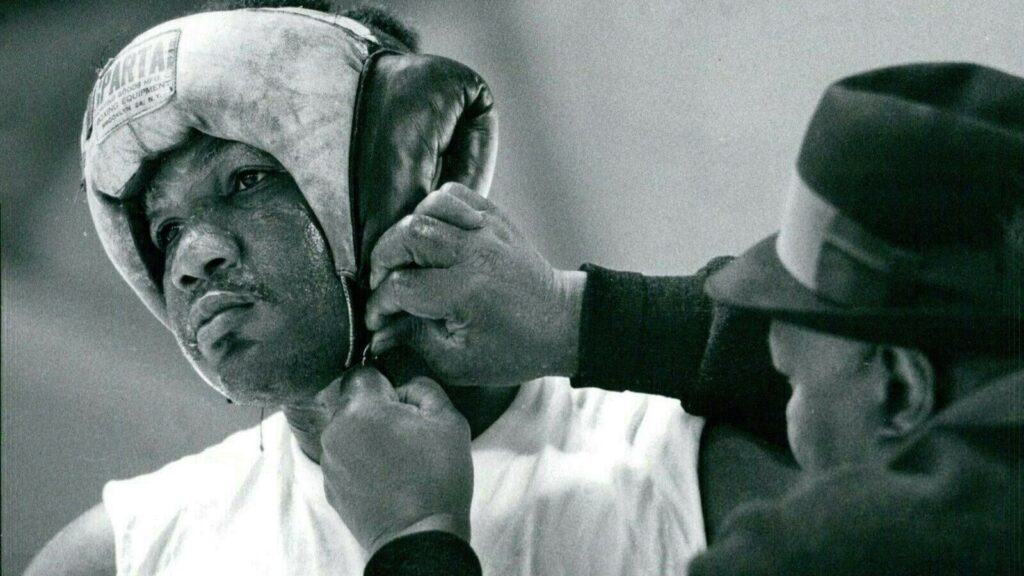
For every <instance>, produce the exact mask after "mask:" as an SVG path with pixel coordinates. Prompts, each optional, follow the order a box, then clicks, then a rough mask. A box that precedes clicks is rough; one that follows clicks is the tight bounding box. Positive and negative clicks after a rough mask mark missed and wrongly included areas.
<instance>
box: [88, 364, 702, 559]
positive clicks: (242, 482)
mask: <svg viewBox="0 0 1024 576" xmlns="http://www.w3.org/2000/svg"><path fill="white" fill-rule="evenodd" d="M702 427H703V420H702V419H701V418H697V417H695V416H691V415H689V414H687V413H685V412H684V411H683V410H682V409H681V408H680V407H679V403H678V402H677V401H675V400H671V399H668V398H661V397H657V396H648V395H643V394H632V393H628V392H627V393H613V392H605V391H602V390H597V389H578V390H577V389H572V388H571V387H570V386H569V383H568V381H567V380H565V379H561V378H546V379H542V380H538V381H534V382H530V383H528V384H526V385H524V386H523V387H522V388H521V390H520V391H519V393H518V394H517V395H516V398H515V400H514V401H513V403H512V405H511V406H510V407H509V408H508V410H507V411H506V412H505V413H504V414H503V415H502V416H501V418H499V419H498V420H497V421H496V422H495V423H494V424H493V425H492V426H491V427H490V428H488V429H487V430H486V431H485V432H484V433H483V434H482V435H481V436H479V437H478V438H476V439H475V440H474V441H473V445H472V453H473V464H474V467H475V477H474V487H475V490H474V494H473V506H472V515H471V521H472V531H473V536H472V537H473V541H472V545H473V548H474V549H475V550H476V552H477V554H478V555H479V557H480V560H481V563H482V564H483V568H484V574H487V575H494V576H497V575H505V574H509V575H515V574H523V575H525V574H538V575H541V574H543V575H559V574H566V575H574V574H579V575H587V576H601V575H609V576H611V575H616V574H670V573H671V574H681V573H684V571H685V567H686V564H687V563H688V561H689V560H690V559H691V558H692V557H693V556H694V555H695V554H697V553H698V552H700V551H702V550H703V549H704V548H705V546H706V540H705V535H704V519H703V514H702V511H701V502H700V493H699V490H698V484H697V451H698V447H699V443H700V433H701V429H702ZM263 436H264V450H263V452H260V449H259V430H258V427H257V428H252V429H250V430H244V431H241V432H238V433H236V434H233V435H231V436H229V437H228V438H227V439H226V440H224V442H222V443H220V444H218V445H216V446H213V447H210V448H207V449H206V450H204V451H203V452H200V453H199V454H196V455H193V456H188V457H185V458H182V459H181V460H178V461H176V462H172V463H170V464H168V465H166V466H164V467H163V468H161V469H160V470H158V471H156V472H153V473H151V474H146V475H143V476H138V477H136V478H132V479H129V480H122V481H113V482H109V483H108V484H107V485H106V486H105V487H104V489H103V503H104V505H105V507H106V510H107V513H108V514H109V516H110V519H111V522H112V524H113V527H114V537H115V548H116V555H117V560H116V562H117V573H118V574H120V575H128V574H132V575H149V574H174V575H177V574H181V575H202V574H215V575H218V576H229V575H236V574H237V575H239V576H241V575H245V576H252V575H254V574H267V575H271V574H272V575H283V574H295V575H300V574H301V575H304V576H315V575H325V576H326V575H331V576H340V575H353V576H358V575H361V574H362V573H363V568H364V566H365V564H366V562H367V561H368V560H369V558H368V557H367V555H366V552H365V551H364V550H362V549H361V548H360V546H359V544H358V543H357V542H356V540H355V538H354V537H353V536H352V534H351V533H350V532H349V530H348V529H347V528H346V527H345V524H344V522H343V520H342V519H341V518H340V517H338V515H337V513H336V512H335V511H334V510H333V509H332V508H331V507H330V505H329V504H328V503H327V499H326V497H325V496H324V489H323V475H322V473H321V471H320V468H319V466H317V465H316V464H315V463H314V462H313V461H311V460H309V459H308V458H307V457H306V456H305V454H303V453H302V451H301V450H300V449H299V447H298V444H297V442H296V441H295V439H294V437H293V436H292V434H291V431H290V429H289V427H288V423H287V421H286V420H285V418H284V415H283V414H281V413H277V414H275V415H273V416H271V417H269V418H267V419H266V420H265V421H264V423H263Z"/></svg>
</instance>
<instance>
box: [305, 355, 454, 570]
mask: <svg viewBox="0 0 1024 576" xmlns="http://www.w3.org/2000/svg"><path fill="white" fill-rule="evenodd" d="M320 400H321V403H322V404H324V405H325V406H328V407H331V408H332V409H333V416H332V417H331V420H330V423H329V424H328V425H327V428H326V429H325V430H324V432H323V434H322V435H321V437H320V443H321V446H322V448H323V453H322V455H321V458H320V466H321V468H322V469H323V473H324V489H325V491H326V493H327V501H328V502H330V504H331V506H332V507H334V509H335V510H336V511H337V512H338V514H339V515H340V516H341V517H342V519H344V521H345V523H346V525H347V526H348V527H349V529H351V530H352V533H353V534H354V535H355V537H356V539H357V540H359V543H360V544H361V545H362V546H363V547H364V548H366V549H367V550H368V551H369V552H370V554H373V553H374V552H376V551H377V550H378V549H379V548H380V547H381V546H383V545H384V544H386V543H388V542H389V541H391V540H393V539H395V538H398V537H400V536H405V535H407V534H412V533H414V532H421V531H426V530H441V531H444V532H449V533H452V534H455V535H456V536H458V537H460V538H462V539H464V540H466V541H467V542H468V541H469V537H470V527H469V510H470V503H471V501H472V498H473V460H472V458H471V457H470V435H469V424H468V423H467V422H466V420H465V419H464V418H463V417H462V415H461V414H459V412H458V411H456V410H455V407H453V406H452V404H451V402H449V401H448V397H447V396H446V395H445V393H444V391H443V390H442V389H441V387H440V386H438V385H437V383H436V382H433V381H432V380H429V379H427V378H418V379H414V380H412V381H411V382H410V383H409V384H406V385H405V386H402V387H401V388H398V389H397V390H396V389H395V388H392V386H391V384H390V383H389V382H388V381H387V379H386V378H384V376H383V375H382V374H381V373H380V372H378V371H377V370H374V369H373V368H364V367H359V368H354V369H352V370H349V371H348V372H346V373H345V375H344V376H342V378H341V379H340V380H339V381H336V382H334V383H332V384H331V385H330V386H328V387H327V388H326V389H325V390H324V391H323V392H321V397H320Z"/></svg>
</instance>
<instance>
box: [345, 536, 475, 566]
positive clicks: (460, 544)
mask: <svg viewBox="0 0 1024 576" xmlns="http://www.w3.org/2000/svg"><path fill="white" fill-rule="evenodd" d="M482 574H483V569H482V568H481V567H480V561H479V560H478V559H477V557H476V553H475V552H473V548H471V547H470V545H469V543H468V542H466V541H465V540H463V539H461V538H459V537H458V536H455V535H454V534H449V533H448V532H440V531H429V532H417V533H415V534H410V535H408V536H403V537H401V538H396V539H395V540H392V541H391V542H388V543H387V544H385V545H384V546H383V547H382V548H381V549H380V550H378V551H377V553H376V554H374V555H373V557H372V558H370V562H369V564H367V565H366V570H364V571H363V575H364V576H482Z"/></svg>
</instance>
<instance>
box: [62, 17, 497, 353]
mask: <svg viewBox="0 0 1024 576" xmlns="http://www.w3.org/2000/svg"><path fill="white" fill-rule="evenodd" d="M194 132H201V133H204V134H207V135H209V136H213V137H216V138H221V139H225V140H234V141H238V142H242V143H244V144H247V145H249V146H252V147H254V148H257V149H260V150H263V151H265V152H267V153H269V154H271V155H273V156H274V157H275V158H276V159H277V160H278V161H279V162H280V163H281V165H282V166H283V167H284V168H285V169H286V170H287V171H288V172H289V173H290V174H291V176H292V177H293V178H294V180H295V182H296V184H297V185H298V187H299V189H300V190H301V192H302V194H303V196H304V197H305V199H306V201H307V203H308V204H309V207H310V208H311V209H312V212H313V214H314V215H315V216H316V218H317V220H318V221H319V224H320V227H321V229H322V230H323V232H324V235H325V239H326V241H327V244H328V246H329V247H330V249H331V252H332V255H333V258H334V264H335V269H336V272H337V273H338V275H339V276H340V277H341V278H342V280H343V284H344V285H345V288H346V294H347V296H348V298H349V310H350V318H349V320H350V325H351V326H352V327H353V331H354V332H353V334H352V337H351V338H350V342H349V346H348V357H347V361H346V365H348V364H351V363H352V360H353V357H354V352H356V346H357V341H359V340H362V337H360V335H359V334H358V332H359V331H360V330H359V329H360V328H361V326H362V319H361V316H360V317H354V316H355V315H357V314H360V312H361V305H360V304H359V302H361V300H362V298H361V297H360V294H362V293H364V292H365V287H366V285H367V282H366V279H367V278H368V276H369V270H368V266H369V254H370V251H371V250H372V248H373V245H374V243H375V242H376V240H377V239H378V238H379V237H380V235H381V234H382V233H383V232H384V230H386V229H387V228H388V227H389V226H391V225H392V224H393V223H395V222H397V221H398V220H399V219H400V218H401V217H402V216H404V215H405V214H408V213H410V212H411V211H412V209H413V207H415V205H416V204H417V203H418V202H419V201H420V200H421V199H422V198H423V197H424V196H425V195H426V194H428V193H429V192H430V191H432V190H433V189H434V188H436V186H437V185H438V184H439V183H441V182H444V181H457V182H460V183H462V184H465V185H467V186H469V187H471V188H473V189H475V190H477V191H479V192H480V193H481V194H486V193H487V190H488V188H489V186H490V182H491V177H492V175H493V170H494V159H495V154H496V151H497V117H496V114H495V113H494V111H493V109H492V101H491V96H490V92H489V90H488V88H487V86H486V84H485V83H484V82H483V80H482V79H480V77H479V76H477V75H476V74H475V73H474V72H473V71H472V70H470V69H469V68H467V67H465V66H463V65H461V64H458V63H456V62H453V61H451V60H447V59H445V58H440V57H437V56H425V55H417V54H405V53H399V52H396V51H394V50H392V49H387V48H385V47H383V46H382V45H381V43H380V42H379V41H378V40H377V38H376V37H375V36H374V34H373V33H372V32H371V31H370V30H369V29H367V28H366V27H365V26H363V25H362V24H360V23H358V22H356V21H354V20H351V19H348V18H344V17H341V16H335V15H331V14H326V13H322V12H317V11H312V10H305V9H299V8H256V9H243V10H232V11H226V12H209V13H203V14H196V15H192V16H187V17H184V18H179V19H176V20H172V21H169V22H166V23H163V24H161V25H159V26H156V27H155V28H152V29H150V30H149V31H147V32H145V33H143V34H142V35H140V36H138V37H137V38H136V39H135V40H133V41H132V42H131V43H130V44H129V45H128V46H127V47H126V48H124V49H123V50H122V51H121V52H120V53H119V54H118V55H117V57H115V58H114V59H112V60H111V61H110V62H108V63H107V65H106V67H104V69H103V70H102V72H101V73H100V75H99V78H98V80H97V82H96V84H95V86H94V88H93V91H92V94H91V95H90V97H89V104H88V109H87V111H86V114H85V119H84V123H83V129H82V140H81V146H82V172H83V177H84V182H85V188H86V193H87V196H88V202H89V208H90V211H91V213H92V217H93V222H94V224H95V225H96V229H97V232H98V235H99V237H100V240H101V241H102V243H103V247H104V249H105V250H106V252H107V255H108V256H109V257H110V259H111V260H112V261H113V263H114V265H115V267H116V268H117V270H118V271H119V272H120V273H121V275H122V276H123V277H124V278H125V280H126V281H127V282H128V284H129V285H131V287H132V289H134V290H135V292H136V294H138V295H139V297H140V298H141V299H142V301H143V302H144V303H145V304H146V306H147V307H148V308H149V310H150V311H151V312H152V313H153V314H154V315H155V316H156V317H157V318H159V319H160V321H161V322H163V323H164V324H165V325H166V324H167V314H166V309H165V305H164V298H163V293H162V274H163V270H162V266H163V259H162V257H160V256H159V255H158V253H157V252H156V250H155V249H154V247H153V246H152V244H151V243H150V241H149V240H148V236H147V234H146V233H145V230H144V228H145V227H144V226H140V225H139V224H140V221H139V220H140V217H139V216H138V215H139V213H140V209H139V206H140V200H141V196H142V191H143V190H144V188H145V185H146V184H147V182H148V179H149V177H150V176H151V175H152V173H153V169H154V167H155V165H156V161H157V160H158V159H159V156H160V155H161V154H163V153H165V152H167V151H170V150H172V149H174V148H175V147H178V146H180V145H182V144H183V143H185V142H186V141H187V139H188V138H189V136H190V135H191V134H193V133H194Z"/></svg>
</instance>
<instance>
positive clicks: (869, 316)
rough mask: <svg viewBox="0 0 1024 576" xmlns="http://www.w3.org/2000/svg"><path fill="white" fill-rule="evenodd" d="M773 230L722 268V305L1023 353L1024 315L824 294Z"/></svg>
mask: <svg viewBox="0 0 1024 576" xmlns="http://www.w3.org/2000/svg"><path fill="white" fill-rule="evenodd" d="M777 236H778V235H777V234H773V235H772V236H769V237H768V238H765V239H764V240H762V241H760V242H758V243H757V244H755V245H754V247H753V248H751V249H750V250H748V251H747V252H745V253H744V254H743V255H742V256H740V257H739V258H737V259H735V260H733V261H732V262H730V263H729V264H728V265H726V266H725V268H723V269H722V270H720V271H718V272H717V273H715V274H714V275H712V276H711V278H709V279H708V282H707V284H706V291H707V293H708V295H709V296H711V298H713V299H714V300H716V301H717V302H719V303H722V304H726V305H729V306H733V307H736V308H742V309H746V310H751V311H755V312H759V313H763V314H765V315H767V316H770V317H772V318H774V319H778V320H783V321H785V322H790V323H793V324H798V325H801V326H806V327H808V328H811V329H814V330H818V331H821V332H827V333H831V334H836V335H840V336H848V337H852V338H856V339H858V340H866V341H871V342H886V343H893V344H899V345H905V346H913V347H918V348H923V349H932V350H951V349H957V350H974V351H990V352H997V353H1006V352H1009V353H1011V354H1012V353H1018V354H1019V350H1017V351H1016V352H1015V351H1013V350H1010V348H1012V347H1013V345H1012V342H1013V341H1014V340H1015V338H1014V334H1016V341H1017V342H1019V341H1020V334H1021V326H1022V323H1021V318H1020V317H1019V316H1018V317H1014V316H1012V315H1009V316H1008V315H1006V314H1005V313H999V312H993V311H992V310H979V309H976V308H970V307H965V306H955V305H951V306H942V307H936V306H928V307H923V306H922V307H913V306H908V307H857V306H845V305H842V304H839V303H835V302H832V301H830V300H827V299H825V298H822V297H821V296H819V295H818V294H816V293H815V292H814V291H813V290H811V289H809V288H807V287H806V286H804V285H803V284H801V283H800V282H798V281H797V280H796V278H794V277H793V276H792V275H791V274H790V273H789V272H788V271H787V270H786V268H785V266H783V264H782V262H781V261H780V260H779V257H778V254H777V253H776V251H775V239H776V237H777Z"/></svg>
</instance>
